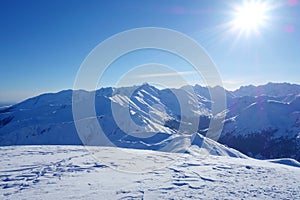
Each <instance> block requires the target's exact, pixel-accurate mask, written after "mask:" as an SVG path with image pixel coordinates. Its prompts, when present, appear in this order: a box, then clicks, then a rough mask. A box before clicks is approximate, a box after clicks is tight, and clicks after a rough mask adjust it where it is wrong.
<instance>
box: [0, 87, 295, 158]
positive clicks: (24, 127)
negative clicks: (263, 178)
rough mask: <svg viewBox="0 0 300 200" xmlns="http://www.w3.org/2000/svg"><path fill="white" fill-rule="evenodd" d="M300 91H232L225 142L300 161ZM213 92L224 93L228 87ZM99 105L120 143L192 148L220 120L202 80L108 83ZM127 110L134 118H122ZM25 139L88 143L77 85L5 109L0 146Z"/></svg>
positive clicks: (109, 130)
mask: <svg viewBox="0 0 300 200" xmlns="http://www.w3.org/2000/svg"><path fill="white" fill-rule="evenodd" d="M191 88H192V90H191ZM299 88H300V86H299V85H295V84H288V83H282V84H279V83H276V84H275V83H269V84H267V85H263V86H257V87H255V86H246V87H241V88H240V89H239V90H236V91H233V92H230V91H225V92H226V95H227V109H226V110H224V113H225V112H226V113H227V117H226V118H227V119H226V120H225V121H224V129H223V131H222V135H221V137H220V140H219V142H221V143H223V144H225V145H227V146H230V147H233V148H235V149H237V150H239V151H241V152H243V153H245V154H247V155H249V156H252V157H256V158H282V157H290V158H295V159H297V160H300V134H299V133H300V96H299V94H300V93H299V92H300V89H299ZM211 90H213V91H215V92H216V93H217V92H218V91H221V90H222V88H220V87H215V88H211ZM80 92H82V93H87V94H92V93H91V92H86V91H80ZM178 98H179V99H180V101H181V106H180V104H179V100H178ZM95 103H96V104H95V110H96V113H97V120H98V122H99V124H100V125H101V127H102V129H103V131H104V132H105V134H106V137H108V138H109V140H110V141H111V142H112V143H113V145H114V146H117V147H126V148H137V149H151V150H162V151H173V152H183V151H187V150H188V149H189V148H188V147H189V146H190V145H191V144H193V145H196V146H201V145H202V144H203V142H201V140H195V138H198V136H199V137H200V135H199V134H198V133H201V134H203V135H205V134H206V132H207V128H208V126H209V123H210V120H211V119H212V118H213V117H216V115H215V114H216V113H212V110H211V107H212V104H213V103H214V102H213V101H212V100H211V98H210V94H209V90H208V89H207V88H205V87H201V86H199V85H195V86H193V87H190V86H185V87H182V88H180V89H163V90H159V89H157V88H155V87H153V86H151V85H148V84H143V85H141V86H133V87H123V88H101V89H99V90H97V91H96V95H95ZM82 104H83V105H84V104H85V102H84V101H83V102H82ZM112 107H113V108H114V109H112ZM128 107H129V111H128ZM114 113H115V115H117V117H118V119H119V120H116V116H114ZM217 114H218V113H217ZM126 115H129V117H123V116H126ZM88 117H91V116H83V119H85V118H88ZM136 125H138V126H136ZM179 125H181V126H179ZM141 127H142V128H141ZM180 127H181V129H180ZM195 127H196V129H195ZM197 132H198V133H197ZM195 135H196V136H197V135H198V136H197V137H195ZM201 137H202V136H201ZM84 138H90V137H88V135H87V136H86V137H84ZM81 139H82V137H81ZM206 140H207V141H208V140H209V139H206ZM178 141H180V142H178ZM195 141H198V143H196V142H195ZM21 144H22V145H23V144H26V145H32V144H35V145H38V144H40V145H47V144H48V145H49V144H66V145H69V144H70V145H74V144H75V145H76V144H82V141H81V140H80V137H79V136H78V134H77V131H76V128H75V125H74V120H73V116H72V91H71V90H66V91H61V92H59V93H55V94H44V95H40V96H37V97H34V98H31V99H28V100H26V101H23V102H21V103H19V104H16V105H13V106H11V107H8V108H5V109H1V110H0V145H2V146H3V145H21ZM85 144H98V143H97V142H95V143H93V142H91V141H85ZM210 144H211V146H210V147H209V149H213V146H215V147H216V149H219V147H218V144H216V143H210ZM104 145H106V144H104ZM170 148H171V149H170ZM222 148H223V149H226V147H225V146H222ZM226 151H227V150H226ZM229 151H231V150H229Z"/></svg>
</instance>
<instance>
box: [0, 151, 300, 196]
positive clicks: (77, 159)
mask: <svg viewBox="0 0 300 200" xmlns="http://www.w3.org/2000/svg"><path fill="white" fill-rule="evenodd" d="M90 150H91V149H90ZM90 153H91V151H90V152H88V151H87V150H86V149H85V148H84V147H83V146H9V147H0V156H1V160H0V187H1V189H0V199H84V200H89V199H300V185H299V177H300V168H298V167H294V166H290V165H289V164H291V165H297V166H299V163H297V162H295V161H293V162H289V161H288V160H275V161H274V160H272V161H260V160H254V159H249V158H248V159H244V158H243V159H241V158H232V157H226V156H212V155H209V156H203V154H199V153H197V152H194V153H193V154H181V153H165V152H154V151H149V150H133V149H126V152H124V149H118V148H113V147H93V154H90ZM128 153H130V155H131V156H130V157H125V156H124V154H126V155H127V154H128ZM279 163H284V164H279ZM162 164H163V165H162ZM157 166H159V167H157ZM136 169H140V171H135V170H136Z"/></svg>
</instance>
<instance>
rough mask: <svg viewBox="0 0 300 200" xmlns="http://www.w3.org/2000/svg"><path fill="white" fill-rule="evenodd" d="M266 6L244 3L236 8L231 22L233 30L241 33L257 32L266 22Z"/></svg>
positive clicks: (254, 2)
mask: <svg viewBox="0 0 300 200" xmlns="http://www.w3.org/2000/svg"><path fill="white" fill-rule="evenodd" d="M267 10H268V6H267V5H266V4H265V3H262V2H259V1H249V2H245V3H244V4H243V5H242V6H239V7H236V10H235V13H234V16H235V19H234V20H233V28H234V29H236V30H239V31H241V32H247V33H249V32H257V33H258V32H259V28H260V27H261V26H264V25H265V23H266V20H267V15H266V12H267Z"/></svg>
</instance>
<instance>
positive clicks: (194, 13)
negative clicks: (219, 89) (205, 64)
mask: <svg viewBox="0 0 300 200" xmlns="http://www.w3.org/2000/svg"><path fill="white" fill-rule="evenodd" d="M261 2H264V1H261ZM239 4H242V1H240V2H239V1H219V0H212V1H208V0H195V1H193V0H190V1H177V0H169V1H156V0H154V1H152V0H148V1H144V0H143V1H139V0H136V1H135V0H129V1H122V0H120V1H90V0H87V1H83V0H82V1H76V0H49V1H47V0H42V1H41V0H35V1H32V0H26V1H23V0H19V1H17V0H1V1H0V70H1V73H0V102H3V101H20V100H22V99H25V98H27V97H30V96H33V95H36V94H39V93H44V92H49V91H59V90H62V89H69V88H72V87H73V83H74V79H75V76H76V73H77V70H78V69H79V66H80V64H81V63H82V61H83V60H84V58H85V57H86V56H87V55H88V53H89V52H90V51H91V50H92V49H93V48H94V47H95V46H96V45H98V44H99V43H100V42H101V41H103V40H105V39H107V38H108V37H110V36H112V35H114V34H116V33H119V32H121V31H125V30H128V29H132V28H138V27H149V26H151V27H153V26H154V27H164V28H170V29H174V30H177V31H180V32H182V33H184V34H187V35H188V36H190V37H192V38H193V39H195V40H196V41H198V42H199V44H201V45H202V46H203V47H204V48H205V49H206V51H207V52H208V54H209V55H210V56H211V57H212V59H213V60H214V61H215V63H216V64H217V67H218V70H219V72H220V74H221V76H222V78H223V80H224V84H225V86H226V87H227V88H229V89H234V88H237V87H238V86H239V85H247V84H263V83H267V82H269V81H272V82H292V83H300V79H299V74H300V20H299V19H300V2H298V1H297V0H273V1H268V5H270V7H269V9H268V11H267V13H266V14H267V15H268V20H267V24H265V25H261V26H260V27H259V28H258V29H259V33H256V32H254V31H252V33H251V32H250V33H249V34H240V35H239V33H238V31H235V30H229V29H230V28H232V27H230V26H228V22H230V21H232V20H233V19H234V17H235V16H234V15H233V13H234V8H235V6H238V5H239ZM150 55H152V53H151V52H150ZM148 56H149V55H148ZM141 57H143V56H141ZM128 60H129V59H127V61H128ZM154 60H155V58H154ZM141 63H142V62H141ZM120 65H125V64H124V63H120ZM119 67H120V66H119ZM177 67H178V70H181V71H184V69H179V68H180V66H179V65H178V66H177ZM175 68H176V66H175ZM120 71H121V70H120ZM116 72H118V66H116V67H115V71H114V73H116ZM104 81H105V84H106V85H110V84H112V83H113V81H112V80H110V79H109V76H107V77H105V80H104Z"/></svg>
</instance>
